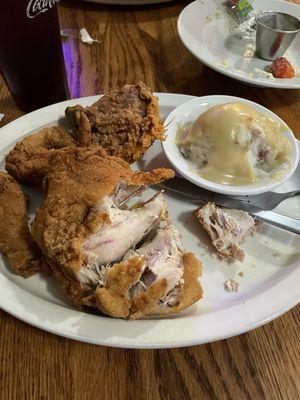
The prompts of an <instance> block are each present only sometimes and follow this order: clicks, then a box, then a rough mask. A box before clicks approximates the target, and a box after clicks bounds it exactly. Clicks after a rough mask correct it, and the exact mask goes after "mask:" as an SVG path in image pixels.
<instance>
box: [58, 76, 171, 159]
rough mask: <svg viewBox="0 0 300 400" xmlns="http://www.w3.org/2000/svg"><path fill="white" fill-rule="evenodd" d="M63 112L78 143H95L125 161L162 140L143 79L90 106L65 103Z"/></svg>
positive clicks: (152, 100)
mask: <svg viewBox="0 0 300 400" xmlns="http://www.w3.org/2000/svg"><path fill="white" fill-rule="evenodd" d="M65 114H66V119H67V121H68V122H69V124H70V125H71V127H72V129H73V131H74V132H75V138H76V140H77V141H78V143H79V146H89V145H90V144H99V145H100V146H102V147H103V148H105V149H106V151H107V153H108V154H109V155H113V156H117V157H120V158H122V159H123V160H125V161H127V162H129V163H132V162H134V161H137V160H139V159H140V158H141V157H142V156H143V155H144V153H145V152H146V150H147V149H148V148H149V147H150V146H151V145H152V143H153V142H154V141H155V140H156V139H158V140H164V128H163V124H162V121H161V120H160V117H159V107H158V101H157V98H156V97H155V96H153V94H152V92H151V90H150V89H149V88H148V87H147V86H146V85H145V84H144V83H143V82H139V83H138V84H136V85H125V86H123V87H122V88H121V89H118V90H113V91H111V92H109V93H108V94H106V95H104V96H103V97H101V99H100V100H99V101H97V102H96V103H95V104H93V105H92V106H91V107H82V106H80V105H77V106H74V107H68V108H67V109H66V112H65Z"/></svg>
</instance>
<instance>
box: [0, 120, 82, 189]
mask: <svg viewBox="0 0 300 400" xmlns="http://www.w3.org/2000/svg"><path fill="white" fill-rule="evenodd" d="M68 146H70V147H72V146H76V142H75V140H74V139H73V138H72V136H71V135H70V133H69V132H68V131H67V130H66V129H64V128H62V127H60V126H53V127H51V128H44V129H42V130H41V131H39V132H37V133H34V134H33V135H30V136H26V137H25V138H24V139H23V140H21V141H19V142H18V143H17V144H16V145H15V147H14V148H13V149H12V150H11V151H10V152H9V153H8V154H7V156H6V157H5V169H6V170H7V172H8V173H9V174H11V175H12V176H13V177H14V178H16V180H17V181H18V182H22V183H31V184H37V185H39V184H41V182H42V180H43V178H44V176H45V175H46V174H47V172H48V170H49V166H50V164H51V161H52V159H53V157H54V156H55V154H56V149H61V148H63V147H68Z"/></svg>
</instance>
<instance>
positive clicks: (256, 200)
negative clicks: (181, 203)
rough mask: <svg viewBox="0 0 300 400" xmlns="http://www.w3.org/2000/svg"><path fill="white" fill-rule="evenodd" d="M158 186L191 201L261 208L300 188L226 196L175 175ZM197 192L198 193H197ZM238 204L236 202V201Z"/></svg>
mask: <svg viewBox="0 0 300 400" xmlns="http://www.w3.org/2000/svg"><path fill="white" fill-rule="evenodd" d="M156 186H158V187H159V188H162V189H165V190H168V191H169V192H171V193H174V194H178V195H181V196H184V197H187V198H189V199H190V200H191V201H193V202H196V203H197V202H203V201H206V202H208V201H214V202H215V203H217V204H218V203H221V204H222V203H223V204H224V203H226V204H228V205H227V206H228V207H233V208H234V204H235V202H241V203H244V204H248V205H251V206H254V207H258V208H261V209H262V210H273V209H274V208H276V207H277V206H278V204H280V203H281V202H282V201H284V200H286V199H289V198H291V197H295V196H298V195H300V190H293V191H291V192H286V193H274V192H267V193H262V194H257V195H252V196H228V195H223V194H219V193H213V192H210V191H209V190H205V189H202V188H200V187H198V186H195V185H193V184H192V183H190V182H188V181H186V180H183V179H182V178H178V177H175V178H173V179H171V180H170V181H166V182H163V183H160V184H158V185H156ZM197 193H198V194H197ZM237 204H238V203H237Z"/></svg>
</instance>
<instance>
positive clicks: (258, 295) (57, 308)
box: [0, 94, 300, 348]
mask: <svg viewBox="0 0 300 400" xmlns="http://www.w3.org/2000/svg"><path fill="white" fill-rule="evenodd" d="M98 98H99V96H93V97H87V98H82V99H75V100H70V101H66V102H62V103H58V104H55V105H52V106H49V107H45V108H43V109H40V110H37V111H34V112H33V113H30V114H27V115H25V116H23V117H21V118H19V119H17V120H15V121H13V122H11V123H10V124H8V125H6V126H4V127H3V128H1V130H0V155H1V161H2V164H1V167H2V169H3V166H4V163H3V160H4V156H5V154H6V153H7V152H8V151H9V150H10V149H11V148H12V147H13V146H14V144H15V142H16V141H17V140H19V139H20V138H21V137H22V136H23V135H27V134H30V133H32V132H34V131H37V130H39V129H40V128H42V127H45V126H51V125H54V124H57V122H58V120H60V121H61V119H62V118H63V116H64V110H65V108H66V107H67V106H69V105H75V104H78V103H80V104H82V105H83V106H86V105H90V104H92V103H94V102H95V101H96V100H97V99H98ZM191 99H192V97H191V96H184V95H172V94H159V104H160V109H161V113H162V116H163V117H164V118H165V117H166V116H167V115H168V114H169V113H170V112H171V111H172V110H173V109H174V108H176V107H177V106H179V105H180V104H182V103H184V102H186V101H188V100H191ZM139 165H140V166H141V167H143V168H144V169H147V168H148V169H150V168H154V167H159V166H166V165H168V162H167V160H166V158H165V157H164V155H163V151H162V148H161V144H160V143H155V144H154V146H152V147H151V149H149V151H148V152H147V153H146V155H145V156H144V158H143V160H142V162H140V163H139ZM299 187H300V169H299V167H298V170H297V172H296V173H295V174H294V175H293V177H292V178H291V179H289V180H288V181H287V182H286V183H285V184H284V185H283V186H282V187H281V186H280V187H279V188H278V191H284V190H293V189H295V188H299ZM153 191H154V190H150V189H149V193H150V192H153ZM27 192H29V193H30V195H31V197H32V200H33V203H37V202H38V200H39V198H40V195H39V193H38V192H37V191H35V190H30V191H27ZM165 197H166V201H167V205H168V208H169V214H170V217H171V219H172V221H173V222H174V224H175V225H176V226H177V227H178V229H179V230H180V232H181V233H182V236H183V245H184V247H185V248H186V249H187V250H189V251H193V252H195V254H196V256H197V257H199V258H200V260H201V261H202V262H203V264H204V268H203V277H202V279H201V282H202V285H203V287H204V299H203V300H200V301H199V302H198V303H197V304H195V305H194V306H192V307H191V308H190V309H188V310H185V311H184V312H183V313H181V314H178V315H175V316H169V317H167V318H166V317H165V318H151V319H150V318H149V319H144V320H138V321H123V320H120V319H113V318H109V317H105V316H100V315H99V316H97V315H91V314H87V313H85V312H83V311H79V310H76V309H74V308H73V307H72V306H71V305H70V304H68V303H67V302H66V301H65V300H64V298H63V296H62V295H61V294H60V292H59V290H58V288H57V285H56V284H55V282H54V281H53V280H52V279H50V278H49V277H47V276H45V275H43V274H37V275H35V276H33V277H31V278H29V279H23V278H21V277H19V276H16V275H14V274H12V273H11V272H10V271H9V270H8V269H7V267H6V265H5V260H4V258H2V260H1V258H0V288H1V290H0V307H1V308H2V309H3V310H5V311H7V312H8V313H10V314H12V315H14V316H15V317H17V318H19V319H21V320H23V321H25V322H27V323H29V324H31V325H34V326H36V327H38V328H41V329H44V330H46V331H48V332H52V333H55V334H57V335H60V336H64V337H68V338H71V339H75V340H79V341H82V342H87V343H93V344H100V345H106V346H114V347H126V348H169V347H181V346H190V345H196V344H201V343H208V342H211V341H214V340H219V339H224V338H227V337H230V336H234V335H238V334H240V333H243V332H247V331H249V330H251V329H254V328H256V327H258V326H260V325H263V324H265V323H267V322H269V321H271V320H272V319H274V318H276V317H278V316H279V315H281V314H282V313H284V312H285V311H287V310H288V309H290V308H292V307H293V306H294V305H296V304H297V303H298V302H299V281H300V236H296V235H294V234H291V233H287V232H284V231H282V230H280V229H277V228H274V227H271V226H267V225H263V227H262V230H261V232H259V233H258V234H257V235H255V236H254V237H253V238H249V240H247V242H246V243H245V245H243V249H244V250H245V251H246V253H247V257H246V260H245V262H244V264H240V263H234V264H232V265H227V264H226V263H224V262H220V261H217V260H216V259H214V258H212V257H211V256H210V255H209V253H208V252H207V250H206V248H205V246H206V245H208V240H207V237H206V235H205V234H204V232H203V231H202V230H201V229H200V227H199V225H198V223H197V221H195V220H194V218H193V216H192V211H193V210H194V208H195V207H194V206H193V205H191V204H189V203H188V202H186V201H184V199H183V198H181V197H174V196H171V195H169V194H168V193H165ZM278 210H279V211H280V212H282V213H284V214H285V215H289V216H292V217H297V216H298V218H299V215H300V200H299V197H298V198H293V199H289V200H287V201H285V202H284V203H282V204H281V206H280V207H279V208H278ZM241 271H243V272H244V277H241V276H240V275H239V272H241ZM229 278H232V279H234V280H236V281H237V282H239V284H240V288H239V291H238V292H236V293H228V292H226V291H225V290H224V287H223V284H224V282H225V281H226V280H227V279H229Z"/></svg>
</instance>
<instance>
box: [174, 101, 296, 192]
mask: <svg viewBox="0 0 300 400" xmlns="http://www.w3.org/2000/svg"><path fill="white" fill-rule="evenodd" d="M284 128H286V127H284V126H282V124H281V123H280V122H278V121H276V120H274V119H272V118H270V117H269V116H267V115H265V114H263V113H261V112H259V111H257V110H255V109H254V108H252V107H250V106H249V105H247V104H244V103H227V104H221V105H217V106H214V107H212V108H210V109H209V110H208V111H206V112H205V113H203V114H201V115H200V117H198V118H197V119H196V120H195V121H194V123H193V124H192V125H191V127H190V129H189V130H188V132H187V134H186V133H184V132H179V133H178V135H177V138H176V139H177V145H178V147H179V149H180V152H181V153H182V154H183V156H184V157H185V158H186V159H187V160H189V161H190V162H191V165H192V167H193V168H194V169H197V171H198V172H199V174H200V176H201V177H203V178H205V179H207V180H210V181H213V182H217V183H222V184H226V185H247V184H250V183H252V182H255V181H257V180H259V179H262V178H264V177H267V176H274V177H275V174H276V171H277V173H278V169H279V167H282V165H283V164H286V165H288V164H289V163H288V161H289V157H290V155H291V144H290V142H289V141H288V139H287V138H285V137H284V136H283V135H282V130H283V129H284Z"/></svg>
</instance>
